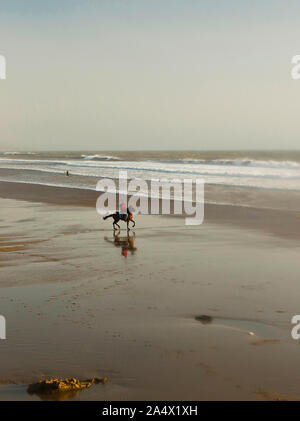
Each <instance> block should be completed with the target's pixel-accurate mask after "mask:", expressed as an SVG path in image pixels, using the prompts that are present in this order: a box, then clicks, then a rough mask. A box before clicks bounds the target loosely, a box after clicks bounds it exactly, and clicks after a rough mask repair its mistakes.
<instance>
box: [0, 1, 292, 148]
mask: <svg viewBox="0 0 300 421" xmlns="http://www.w3.org/2000/svg"><path fill="white" fill-rule="evenodd" d="M299 14H300V3H299V1H298V0H297V1H296V0H290V1H289V2H286V1H284V0H259V1H258V0H244V1H240V0H227V1H224V0H214V1H211V0H205V1H204V0H203V1H202V0H180V1H179V0H163V1H161V0H52V1H43V2H42V1H40V0H26V2H25V1H24V0H1V2H0V55H3V56H4V57H5V59H6V80H0V150H10V151H12V150H16V151H17V150H27V151H31V150H160V149H162V150H169V149H171V150H173V149H174V150H178V149H179V150H180V149H194V150H195V149H199V150H214V149H221V150H227V149H229V150H230V149H246V150H247V149H248V150H249V149H299V147H300V142H299V139H300V118H299V110H300V80H293V79H292V78H291V69H292V64H291V59H292V57H293V56H294V55H297V54H300V41H299V40H300V25H299Z"/></svg>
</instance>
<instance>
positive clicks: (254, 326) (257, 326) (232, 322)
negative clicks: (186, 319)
mask: <svg viewBox="0 0 300 421" xmlns="http://www.w3.org/2000/svg"><path fill="white" fill-rule="evenodd" d="M195 319H196V320H197V321H198V322H200V323H201V324H203V325H210V324H212V325H213V326H218V327H222V326H223V327H224V328H231V329H233V330H237V331H240V332H242V333H245V334H248V335H251V336H254V337H256V338H257V337H258V338H259V339H262V340H263V339H266V341H265V343H270V339H274V340H275V339H282V338H283V337H284V334H285V333H286V332H285V330H284V329H282V328H280V327H278V326H275V325H271V324H269V323H265V322H262V321H257V320H243V319H230V318H225V317H224V318H223V317H210V316H206V315H200V316H196V317H195ZM272 343H275V342H274V341H273V342H272Z"/></svg>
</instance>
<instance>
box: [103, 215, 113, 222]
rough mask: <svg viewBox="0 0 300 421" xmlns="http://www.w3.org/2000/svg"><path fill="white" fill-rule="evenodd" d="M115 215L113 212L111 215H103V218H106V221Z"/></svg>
mask: <svg viewBox="0 0 300 421" xmlns="http://www.w3.org/2000/svg"><path fill="white" fill-rule="evenodd" d="M113 216H114V215H113V214H111V215H106V216H103V219H104V221H105V219H107V218H112V217H113Z"/></svg>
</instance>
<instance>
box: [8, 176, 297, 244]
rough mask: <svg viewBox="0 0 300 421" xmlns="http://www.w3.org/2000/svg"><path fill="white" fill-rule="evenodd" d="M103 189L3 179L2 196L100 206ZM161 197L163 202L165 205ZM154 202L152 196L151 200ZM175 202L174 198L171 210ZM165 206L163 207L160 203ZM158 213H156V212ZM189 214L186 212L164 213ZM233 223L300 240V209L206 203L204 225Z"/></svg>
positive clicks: (24, 199) (49, 202)
mask: <svg viewBox="0 0 300 421" xmlns="http://www.w3.org/2000/svg"><path fill="white" fill-rule="evenodd" d="M99 195H100V192H97V191H93V190H86V189H78V188H65V187H54V186H44V185H38V184H25V183H17V182H3V181H1V182H0V197H1V198H4V199H15V200H22V201H26V202H35V203H48V204H51V205H65V206H81V207H96V200H97V198H98V197H99ZM161 201H162V200H161V199H160V204H161ZM149 203H150V199H149ZM173 205H174V202H173V201H171V210H172V208H173ZM160 209H161V206H160ZM154 216H156V215H154ZM164 216H174V217H176V218H177V217H179V218H182V217H185V216H186V215H184V214H183V215H164ZM205 223H213V224H226V225H227V224H229V225H231V226H237V227H239V228H247V229H252V230H253V229H254V230H258V231H264V232H267V233H269V234H270V235H276V236H280V237H285V238H291V239H295V240H298V239H300V230H299V229H298V228H299V227H300V211H298V210H290V211H289V210H282V209H266V208H255V207H248V206H239V205H229V204H228V205H227V204H226V205H224V204H211V203H205V204H204V224H205Z"/></svg>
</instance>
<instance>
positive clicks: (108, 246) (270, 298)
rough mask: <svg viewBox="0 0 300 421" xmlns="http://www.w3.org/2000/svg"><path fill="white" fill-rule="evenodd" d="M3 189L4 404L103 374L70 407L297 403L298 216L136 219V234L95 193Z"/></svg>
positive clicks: (224, 212)
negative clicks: (114, 219)
mask: <svg viewBox="0 0 300 421" xmlns="http://www.w3.org/2000/svg"><path fill="white" fill-rule="evenodd" d="M0 184H1V185H0V197H1V199H0V206H1V207H0V209H1V210H0V224H1V235H0V267H1V280H0V288H1V290H0V291H1V293H0V309H1V311H0V314H2V315H4V316H5V318H6V324H7V326H6V328H7V339H6V340H2V341H1V348H0V357H1V361H2V365H1V373H0V383H1V385H0V400H40V399H41V397H39V396H36V395H29V394H28V393H27V387H28V384H30V383H32V382H35V381H38V380H40V379H43V378H49V377H67V376H72V377H78V378H87V377H92V376H99V377H103V376H106V377H107V378H108V382H107V383H106V384H105V385H103V384H99V385H95V386H94V387H92V388H91V389H89V390H87V391H83V392H81V393H79V394H78V395H76V396H73V397H72V398H73V399H76V400H151V399H152V400H278V399H289V400H294V399H300V394H299V387H298V383H299V382H298V375H297V366H298V361H299V344H300V342H299V341H296V340H293V339H292V338H291V327H292V325H291V323H290V321H291V317H292V316H293V315H294V314H297V312H298V309H299V300H298V297H299V292H300V286H299V276H298V275H299V268H300V264H299V256H298V255H299V246H300V242H299V221H300V219H299V212H298V211H297V210H293V211H288V210H286V209H285V210H280V209H278V210H274V209H272V210H268V209H255V208H247V207H239V206H236V207H229V206H221V205H218V206H217V205H216V206H213V205H209V206H206V208H205V220H204V224H203V225H201V226H199V227H190V226H185V225H184V220H183V219H182V218H175V217H168V216H148V215H139V216H137V218H136V222H137V226H136V229H135V230H134V231H130V233H129V237H128V236H127V232H126V230H125V225H124V226H122V230H121V232H120V234H119V235H114V234H113V231H112V229H111V223H108V221H105V222H104V221H103V220H102V219H101V218H100V217H99V215H98V214H97V213H96V209H95V195H97V193H96V192H89V191H80V190H76V189H59V188H54V187H47V186H33V185H24V184H23V185H21V184H18V183H0ZM124 248H126V253H125V254H126V255H124ZM203 316H205V317H204V318H203ZM207 316H208V317H207Z"/></svg>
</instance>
